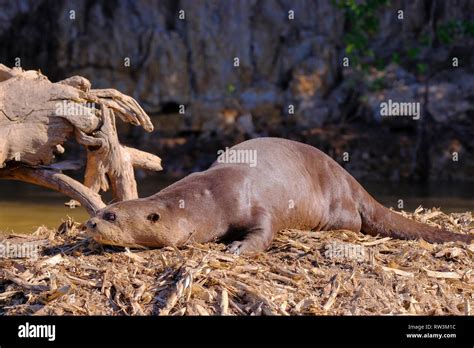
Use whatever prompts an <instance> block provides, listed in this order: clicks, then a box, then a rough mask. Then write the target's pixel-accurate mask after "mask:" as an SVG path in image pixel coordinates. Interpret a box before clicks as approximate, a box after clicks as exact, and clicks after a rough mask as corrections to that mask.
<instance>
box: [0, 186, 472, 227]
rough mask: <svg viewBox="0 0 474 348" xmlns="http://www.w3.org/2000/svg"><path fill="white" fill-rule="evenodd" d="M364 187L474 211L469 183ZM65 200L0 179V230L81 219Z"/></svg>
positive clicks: (392, 201) (410, 204) (385, 197)
mask: <svg viewBox="0 0 474 348" xmlns="http://www.w3.org/2000/svg"><path fill="white" fill-rule="evenodd" d="M172 181H173V180H172V179H169V178H164V177H160V178H158V179H147V180H145V181H141V180H140V185H139V186H140V197H146V196H148V195H151V194H153V193H155V192H157V191H158V190H159V189H161V188H163V187H166V186H167V185H169V184H170V183H171V182H172ZM364 187H365V188H366V189H367V190H368V191H369V192H370V193H371V194H372V195H373V196H374V197H375V198H376V199H377V200H379V201H380V202H381V203H383V204H384V205H385V206H387V207H394V208H397V205H398V200H399V199H403V201H404V208H403V209H404V210H406V211H413V210H414V209H415V208H416V207H418V206H419V205H422V206H423V207H440V208H441V209H442V210H443V211H444V212H447V213H450V212H466V211H474V199H473V195H472V193H473V191H474V190H472V185H468V184H452V183H450V184H443V183H441V184H440V183H437V184H431V185H429V186H420V185H416V184H387V183H364ZM68 200H69V199H68V198H67V197H65V196H63V195H61V194H59V193H56V192H54V191H52V190H47V189H44V188H41V187H38V186H35V185H31V184H27V183H23V182H16V181H5V180H0V232H8V233H10V232H15V233H32V232H34V231H35V230H36V229H37V228H38V227H39V226H42V225H44V226H47V227H50V228H56V227H58V226H59V225H60V224H61V222H62V221H63V220H64V219H65V218H66V216H71V217H72V218H73V219H74V220H75V221H79V222H82V221H85V220H86V219H87V218H88V215H87V213H86V211H85V210H84V209H83V208H81V207H79V208H75V209H70V208H69V207H66V206H65V205H64V202H67V201H68ZM105 200H106V201H107V196H106V198H105Z"/></svg>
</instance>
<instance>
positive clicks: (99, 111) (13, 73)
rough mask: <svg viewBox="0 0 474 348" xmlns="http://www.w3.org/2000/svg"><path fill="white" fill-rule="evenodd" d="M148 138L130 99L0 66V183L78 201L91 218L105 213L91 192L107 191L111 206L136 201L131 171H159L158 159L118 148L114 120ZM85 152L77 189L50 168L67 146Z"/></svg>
mask: <svg viewBox="0 0 474 348" xmlns="http://www.w3.org/2000/svg"><path fill="white" fill-rule="evenodd" d="M116 115H117V116H118V117H120V118H121V119H122V120H123V121H125V122H129V123H132V124H134V125H139V126H142V127H143V128H144V129H145V130H146V131H148V132H151V131H152V130H153V125H152V123H151V121H150V118H149V117H148V115H147V114H146V113H145V111H143V109H142V108H141V107H140V105H138V103H137V102H136V101H135V100H134V99H133V98H131V97H129V96H126V95H124V94H122V93H120V92H119V91H117V90H115V89H91V83H90V82H89V81H88V80H87V79H85V78H84V77H81V76H73V77H70V78H68V79H65V80H63V81H59V82H56V83H52V82H50V81H49V80H48V79H47V77H46V76H44V75H42V74H41V72H39V71H32V70H29V71H24V70H22V69H20V68H12V69H9V68H7V67H6V66H4V65H2V64H0V179H12V180H21V181H26V182H30V183H33V184H37V185H41V186H45V187H48V188H51V189H54V190H57V191H59V192H62V193H64V194H65V195H67V196H69V197H71V198H72V199H74V200H77V201H79V202H80V203H81V204H82V205H83V206H84V207H85V208H86V209H87V211H88V212H89V214H91V215H94V214H95V212H96V211H97V210H98V209H101V208H103V207H104V206H105V204H104V203H103V201H102V199H101V197H100V195H99V192H100V191H101V190H102V191H107V190H108V189H109V188H111V189H112V193H113V197H114V200H128V199H135V198H138V193H137V185H136V181H135V176H134V171H133V168H143V169H148V170H153V171H159V170H161V169H162V168H161V159H160V158H159V157H157V156H155V155H153V154H150V153H147V152H143V151H140V150H137V149H132V148H129V147H126V146H123V145H121V144H120V142H119V139H118V136H117V129H116V126H115V116H116ZM72 137H74V138H75V139H76V141H77V142H78V143H79V144H81V145H84V146H85V147H86V149H87V164H86V171H85V178H84V184H81V183H80V182H78V181H76V180H74V179H72V178H70V177H68V176H67V175H65V174H63V173H62V170H66V169H77V168H78V167H77V165H76V164H75V163H71V162H70V161H69V162H68V161H64V162H59V163H55V162H54V159H55V155H56V154H59V153H63V152H64V151H65V149H64V148H63V146H62V144H63V143H64V142H65V141H66V140H67V139H69V138H72Z"/></svg>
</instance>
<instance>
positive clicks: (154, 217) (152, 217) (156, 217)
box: [146, 213, 161, 222]
mask: <svg viewBox="0 0 474 348" xmlns="http://www.w3.org/2000/svg"><path fill="white" fill-rule="evenodd" d="M146 218H147V220H150V221H151V222H157V221H158V220H160V219H161V216H160V214H158V213H151V214H150V215H148V216H147V217H146Z"/></svg>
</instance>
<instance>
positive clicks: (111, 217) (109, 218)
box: [104, 213, 117, 221]
mask: <svg viewBox="0 0 474 348" xmlns="http://www.w3.org/2000/svg"><path fill="white" fill-rule="evenodd" d="M104 220H107V221H115V220H117V215H115V214H114V213H105V214H104Z"/></svg>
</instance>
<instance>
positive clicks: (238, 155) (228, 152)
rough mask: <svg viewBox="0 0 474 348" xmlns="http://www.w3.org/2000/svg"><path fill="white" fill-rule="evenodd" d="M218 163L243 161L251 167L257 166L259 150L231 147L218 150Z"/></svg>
mask: <svg viewBox="0 0 474 348" xmlns="http://www.w3.org/2000/svg"><path fill="white" fill-rule="evenodd" d="M217 156H218V157H217V162H218V163H231V164H232V163H243V164H248V165H249V166H250V167H256V166H257V150H251V149H229V148H228V147H226V148H225V150H219V151H217Z"/></svg>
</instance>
